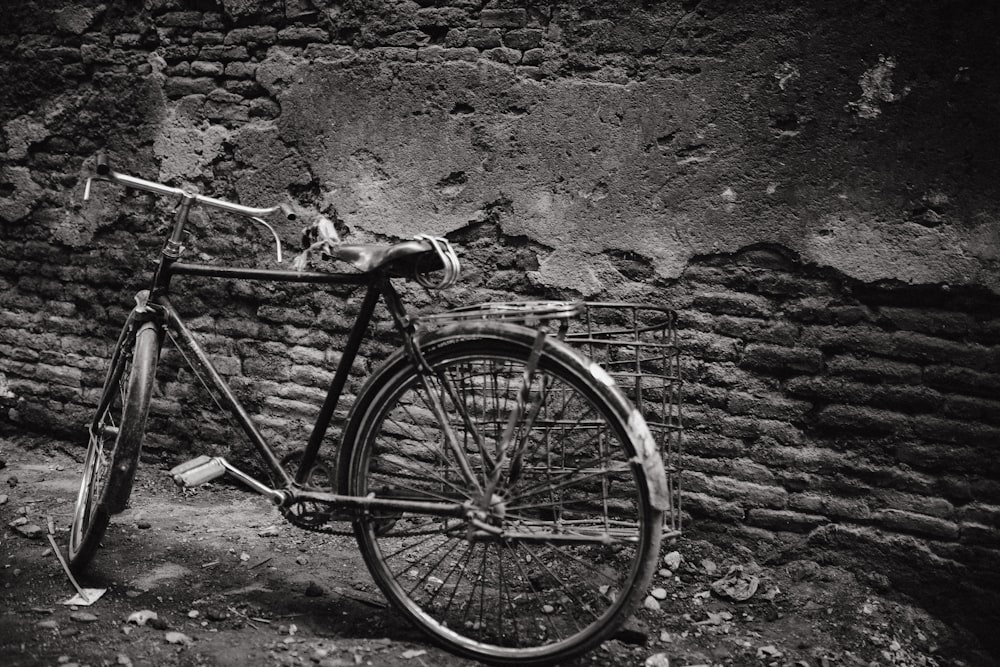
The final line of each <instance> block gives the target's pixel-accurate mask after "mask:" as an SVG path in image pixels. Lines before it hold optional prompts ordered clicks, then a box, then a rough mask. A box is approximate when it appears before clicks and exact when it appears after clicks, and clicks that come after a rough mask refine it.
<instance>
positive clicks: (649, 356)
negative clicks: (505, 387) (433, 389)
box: [420, 301, 684, 537]
mask: <svg viewBox="0 0 1000 667" xmlns="http://www.w3.org/2000/svg"><path fill="white" fill-rule="evenodd" d="M476 319H499V320H505V321H509V322H516V323H519V324H524V325H526V326H532V327H534V326H543V325H544V326H547V327H548V328H549V329H550V330H551V331H552V333H553V335H556V336H558V337H560V338H562V339H563V340H565V341H566V342H567V343H569V344H570V345H572V346H573V347H575V348H577V349H578V350H579V351H580V352H582V353H583V354H584V355H585V356H587V357H589V358H590V359H592V360H593V361H595V362H597V363H598V364H599V365H600V366H601V367H602V368H604V370H605V371H607V373H608V374H609V375H611V376H612V377H613V378H614V379H615V382H616V383H617V384H618V386H619V387H620V388H621V389H622V390H623V391H624V392H625V394H626V396H627V397H628V398H629V400H631V401H632V403H633V404H634V405H636V407H638V408H639V409H640V411H641V412H642V415H643V417H644V418H645V420H646V424H647V425H648V426H649V430H650V432H651V433H652V434H653V438H654V439H655V440H656V444H657V446H658V447H659V448H660V453H661V455H662V456H663V465H664V469H665V470H666V474H667V488H668V491H669V494H670V509H669V510H668V511H667V512H666V513H665V515H664V536H665V537H673V536H676V535H679V534H680V532H681V483H680V471H681V466H680V458H681V448H682V444H683V439H682V435H683V427H684V423H683V419H682V416H681V399H682V392H681V387H682V382H681V371H680V347H679V345H678V341H677V330H676V323H677V314H676V312H674V311H672V310H670V309H667V308H662V307H660V306H650V305H645V304H637V303H608V302H562V301H533V302H532V301H529V302H510V303H485V304H476V305H473V306H467V307H464V308H458V309H455V310H451V311H448V312H444V313H439V314H434V315H428V316H423V317H421V318H420V320H421V322H422V323H424V324H429V325H434V324H444V323H448V322H455V321H461V320H476Z"/></svg>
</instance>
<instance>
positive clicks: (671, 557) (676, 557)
mask: <svg viewBox="0 0 1000 667" xmlns="http://www.w3.org/2000/svg"><path fill="white" fill-rule="evenodd" d="M683 559H684V557H683V556H681V553H680V552H679V551H671V552H670V553H668V554H667V555H666V556H664V557H663V564H664V565H666V566H667V568H668V569H671V570H676V569H677V568H678V567H680V565H681V561H682V560H683Z"/></svg>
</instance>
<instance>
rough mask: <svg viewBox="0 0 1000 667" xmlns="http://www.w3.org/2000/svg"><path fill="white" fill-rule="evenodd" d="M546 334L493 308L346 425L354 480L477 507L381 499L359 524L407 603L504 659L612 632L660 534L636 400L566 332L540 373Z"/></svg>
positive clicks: (388, 590) (385, 377) (373, 396)
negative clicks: (416, 507) (494, 313)
mask: <svg viewBox="0 0 1000 667" xmlns="http://www.w3.org/2000/svg"><path fill="white" fill-rule="evenodd" d="M456 332H457V333H456ZM533 338H534V332H532V331H530V330H527V329H523V328H521V327H515V326H511V325H506V324H496V323H484V324H477V325H474V326H472V327H469V326H465V327H464V328H463V327H461V326H460V327H457V328H456V329H455V331H453V333H452V334H450V335H448V334H445V335H442V336H441V337H439V338H437V339H431V340H429V341H422V342H421V349H422V351H423V354H424V357H425V359H426V361H427V363H428V365H429V366H430V368H431V369H432V371H433V373H432V374H431V376H430V377H427V376H425V375H423V374H420V373H418V372H417V371H416V369H415V367H414V366H413V365H412V363H411V362H410V361H408V360H407V359H406V358H405V357H404V356H402V355H397V357H395V358H392V359H390V360H389V362H387V364H386V365H384V366H383V367H382V368H381V369H380V371H378V372H377V373H376V375H375V376H373V378H372V379H371V380H370V382H369V384H368V385H367V387H366V389H365V390H363V391H362V394H361V395H360V396H359V398H358V403H357V405H356V406H355V408H354V414H353V416H352V418H351V420H350V423H349V425H348V428H347V429H346V431H345V447H350V448H351V451H350V453H349V454H347V451H346V450H345V455H348V456H349V466H348V468H349V469H348V470H347V471H346V472H345V473H344V475H345V476H344V477H342V483H346V485H347V486H342V487H341V488H346V489H348V492H349V493H350V494H351V495H356V496H369V497H376V498H392V499H395V500H411V501H423V502H428V501H429V502H439V503H454V504H462V505H465V506H467V507H468V508H470V514H467V515H466V516H465V517H462V518H458V517H441V516H432V515H428V514H421V513H419V512H417V511H414V512H410V511H399V510H393V511H386V510H380V511H370V512H367V513H365V514H364V515H363V516H362V517H361V518H360V520H358V521H356V523H355V531H356V536H357V538H358V541H359V543H360V546H361V550H362V553H363V555H364V558H365V561H366V563H367V565H368V568H369V570H370V571H371V573H372V576H373V578H374V579H375V581H376V582H377V583H378V585H379V586H380V588H381V589H382V591H383V592H384V593H385V595H386V596H387V597H388V598H389V599H390V600H392V601H393V603H394V604H395V605H396V606H397V607H398V608H399V609H400V610H401V611H402V612H403V614H404V615H406V616H407V617H408V618H409V619H410V620H411V621H413V622H414V623H415V624H416V625H417V626H419V627H420V628H421V629H422V630H423V631H425V632H426V633H427V634H428V635H429V636H430V637H431V638H432V639H433V640H434V641H435V642H437V643H439V644H441V645H443V646H444V647H445V648H447V649H449V650H451V651H454V652H456V653H459V654H462V655H465V656H468V657H471V658H474V659H477V660H482V661H486V662H490V663H494V664H508V665H512V664H530V665H535V664H548V663H551V662H557V661H562V660H566V659H568V658H571V657H573V656H575V655H578V654H580V653H582V652H584V651H587V650H589V649H591V648H593V647H594V646H596V645H597V644H598V643H600V642H601V641H603V640H604V639H606V638H607V637H608V636H609V635H610V634H611V633H612V632H613V631H614V630H615V629H616V628H617V627H618V625H619V624H620V622H621V621H623V620H625V618H627V616H628V614H629V613H631V611H632V610H633V609H634V608H635V606H636V605H637V604H638V602H639V601H640V600H641V599H642V598H643V596H644V594H645V591H646V588H647V587H648V585H649V581H650V578H651V576H652V573H653V570H654V568H655V567H656V559H657V555H658V552H659V544H660V537H661V525H662V524H661V522H662V513H661V512H660V511H659V510H657V509H656V508H655V507H653V506H652V504H651V503H650V499H649V498H650V496H649V489H648V486H647V478H646V474H645V473H644V471H643V468H642V466H641V465H640V463H639V462H638V461H639V460H640V458H641V457H639V456H637V452H636V448H637V446H639V444H638V443H636V442H634V441H633V438H634V426H635V424H634V422H633V424H632V428H631V430H632V432H633V435H632V436H630V435H629V433H630V426H629V418H630V416H633V419H634V412H633V409H632V408H631V406H630V405H629V404H628V403H627V401H626V400H625V399H624V398H623V397H622V396H621V394H620V392H618V391H617V389H615V388H614V387H613V386H611V385H610V380H609V379H608V378H607V376H606V375H604V374H603V372H600V371H599V369H595V367H594V366H593V365H592V364H591V363H590V362H587V361H585V360H584V359H583V358H582V357H580V356H579V355H578V354H576V353H575V352H574V351H572V350H571V349H570V348H568V347H567V346H565V345H563V344H561V343H558V342H555V341H546V342H545V344H544V346H543V347H542V348H541V354H540V356H539V357H538V360H537V370H535V371H534V372H533V373H532V372H528V373H527V374H526V371H527V370H528V369H529V367H530V366H531V365H534V363H535V362H533V361H531V357H532V344H533ZM535 351H536V352H538V350H537V349H536V350H535ZM432 393H434V394H436V396H437V400H438V402H439V406H435V402H436V401H435V398H434V397H433V396H431V394H432ZM441 408H443V411H442V410H441ZM442 412H443V413H444V414H445V415H446V420H445V421H444V423H443V422H442V420H441V419H439V416H438V415H441V414H442ZM512 415H513V416H512ZM639 421H640V422H641V419H640V420H639ZM462 459H464V462H463V461H462ZM463 468H464V471H465V472H463ZM470 473H471V474H470ZM473 515H474V516H473Z"/></svg>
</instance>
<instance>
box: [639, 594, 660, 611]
mask: <svg viewBox="0 0 1000 667" xmlns="http://www.w3.org/2000/svg"><path fill="white" fill-rule="evenodd" d="M642 606H643V607H645V608H646V609H649V610H650V611H660V603H659V602H657V601H656V598H654V597H653V596H652V595H647V596H646V599H645V600H644V601H643V603H642Z"/></svg>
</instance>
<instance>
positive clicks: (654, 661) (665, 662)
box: [642, 653, 670, 667]
mask: <svg viewBox="0 0 1000 667" xmlns="http://www.w3.org/2000/svg"><path fill="white" fill-rule="evenodd" d="M642 664H643V667H670V657H669V656H667V654H666V653H654V654H653V655H651V656H649V657H648V658H646V662H644V663H642Z"/></svg>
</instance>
